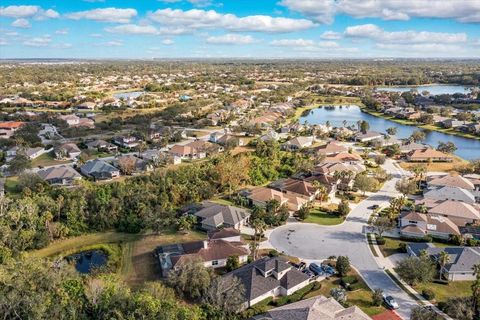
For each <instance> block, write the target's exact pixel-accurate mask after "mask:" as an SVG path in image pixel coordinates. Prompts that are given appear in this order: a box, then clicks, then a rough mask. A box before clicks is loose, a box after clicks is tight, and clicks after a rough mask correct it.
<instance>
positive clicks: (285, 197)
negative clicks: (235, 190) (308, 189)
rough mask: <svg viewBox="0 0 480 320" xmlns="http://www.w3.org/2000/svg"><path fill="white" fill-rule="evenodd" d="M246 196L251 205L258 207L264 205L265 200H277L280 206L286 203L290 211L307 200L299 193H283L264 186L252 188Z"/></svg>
mask: <svg viewBox="0 0 480 320" xmlns="http://www.w3.org/2000/svg"><path fill="white" fill-rule="evenodd" d="M247 198H248V199H250V201H251V203H252V205H255V206H259V207H265V206H266V205H267V202H269V201H271V200H277V201H278V202H279V204H280V205H281V206H282V205H286V206H287V207H288V210H290V211H298V210H300V208H301V207H303V206H304V205H306V204H307V203H308V201H309V200H307V199H305V198H303V197H300V196H299V195H293V194H284V193H282V192H280V191H278V190H275V189H272V188H265V187H260V188H256V189H253V190H252V191H251V192H250V193H249V194H248V195H247Z"/></svg>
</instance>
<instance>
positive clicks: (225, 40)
mask: <svg viewBox="0 0 480 320" xmlns="http://www.w3.org/2000/svg"><path fill="white" fill-rule="evenodd" d="M206 42H207V43H210V44H252V43H255V42H258V41H257V40H256V39H254V38H253V37H252V36H244V35H240V34H232V33H229V34H225V35H222V36H212V37H208V38H207V40H206Z"/></svg>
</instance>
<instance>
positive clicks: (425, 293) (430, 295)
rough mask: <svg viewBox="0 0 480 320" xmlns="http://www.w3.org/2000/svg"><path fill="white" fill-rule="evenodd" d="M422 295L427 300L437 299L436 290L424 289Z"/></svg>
mask: <svg viewBox="0 0 480 320" xmlns="http://www.w3.org/2000/svg"><path fill="white" fill-rule="evenodd" d="M422 296H424V297H425V299H427V300H433V299H435V292H433V290H431V289H423V290H422Z"/></svg>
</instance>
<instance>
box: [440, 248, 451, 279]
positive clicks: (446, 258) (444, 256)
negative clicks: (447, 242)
mask: <svg viewBox="0 0 480 320" xmlns="http://www.w3.org/2000/svg"><path fill="white" fill-rule="evenodd" d="M449 262H450V255H449V254H448V253H447V252H446V251H445V250H444V251H441V252H440V253H439V255H438V264H439V266H440V272H439V275H438V276H439V278H440V279H442V276H443V270H444V268H445V266H446V265H447V264H448V263H449Z"/></svg>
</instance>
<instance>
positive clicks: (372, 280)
mask: <svg viewBox="0 0 480 320" xmlns="http://www.w3.org/2000/svg"><path fill="white" fill-rule="evenodd" d="M383 167H384V169H385V170H387V172H389V173H390V174H392V175H393V179H391V180H389V181H387V182H386V183H385V184H384V186H383V187H382V189H381V190H380V191H379V192H377V193H375V194H374V195H372V196H370V197H369V198H367V199H365V200H364V201H362V202H360V203H359V204H358V205H357V206H356V207H355V208H354V209H353V210H352V211H351V212H350V214H349V215H348V217H347V219H346V220H345V222H344V223H342V224H340V225H337V226H320V225H317V224H305V223H291V224H287V225H285V226H282V227H279V228H277V229H275V230H273V231H272V233H271V234H270V237H269V242H270V244H271V245H272V246H273V247H274V248H276V249H277V250H278V251H280V252H284V253H286V254H288V255H292V256H296V257H299V258H301V259H307V260H322V259H326V258H328V257H329V256H339V255H343V256H348V257H349V258H350V261H351V263H352V265H353V266H354V267H355V268H356V269H357V270H358V272H359V273H360V274H361V276H362V277H363V279H364V280H365V281H366V282H367V284H368V286H369V287H370V288H372V289H376V288H381V289H382V290H383V291H384V292H385V293H386V294H388V295H391V296H393V297H394V298H395V300H396V301H397V302H398V304H399V306H400V308H399V309H397V313H398V314H399V315H400V316H401V317H402V318H403V319H410V311H411V309H412V308H413V307H414V306H416V305H417V303H416V302H415V300H414V299H412V298H411V297H410V296H409V295H408V294H407V293H405V292H404V291H403V290H402V289H401V288H400V287H398V286H397V284H396V283H395V282H393V280H392V279H391V278H390V277H389V276H388V275H387V274H386V273H385V271H384V270H383V266H379V265H378V263H377V261H376V259H375V257H374V256H373V255H372V253H371V251H370V248H369V246H368V243H367V241H366V232H365V228H366V225H367V222H368V218H369V216H370V214H371V213H372V210H370V209H368V207H370V206H372V205H374V204H376V205H379V206H386V205H387V204H388V201H389V200H390V199H391V198H392V197H396V196H398V192H397V191H396V190H395V183H396V182H397V181H398V180H399V179H400V178H401V177H402V176H405V175H408V174H407V173H406V172H405V171H404V170H403V169H401V168H400V167H398V165H397V164H396V163H394V162H393V161H391V160H387V162H386V163H385V164H384V165H383Z"/></svg>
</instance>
